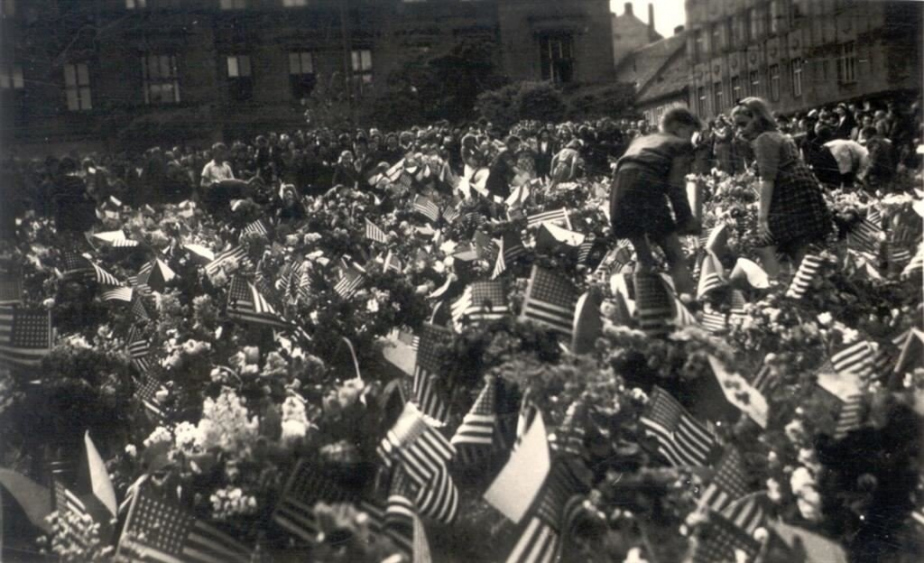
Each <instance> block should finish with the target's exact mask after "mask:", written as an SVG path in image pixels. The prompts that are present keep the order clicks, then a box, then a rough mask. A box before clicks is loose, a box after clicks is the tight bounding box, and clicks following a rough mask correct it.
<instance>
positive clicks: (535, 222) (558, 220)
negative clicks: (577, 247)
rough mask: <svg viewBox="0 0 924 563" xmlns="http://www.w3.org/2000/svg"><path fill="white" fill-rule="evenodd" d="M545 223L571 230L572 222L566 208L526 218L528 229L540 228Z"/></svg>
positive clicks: (534, 214)
mask: <svg viewBox="0 0 924 563" xmlns="http://www.w3.org/2000/svg"><path fill="white" fill-rule="evenodd" d="M543 223H552V224H553V225H557V226H559V227H564V228H565V229H568V230H571V220H570V219H569V218H568V210H567V209H565V208H564V207H562V208H561V209H553V210H552V211H543V212H541V213H533V214H532V215H527V216H526V227H527V228H532V227H538V226H539V225H541V224H543Z"/></svg>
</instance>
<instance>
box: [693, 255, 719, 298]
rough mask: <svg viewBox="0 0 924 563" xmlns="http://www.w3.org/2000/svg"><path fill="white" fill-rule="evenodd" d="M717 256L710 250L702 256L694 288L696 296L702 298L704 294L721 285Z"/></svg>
mask: <svg viewBox="0 0 924 563" xmlns="http://www.w3.org/2000/svg"><path fill="white" fill-rule="evenodd" d="M718 260H719V259H718V258H717V257H716V255H715V254H714V253H712V252H707V253H706V255H705V256H703V265H702V268H701V269H700V272H699V286H698V287H697V289H696V298H697V299H702V298H703V296H704V295H706V294H707V293H709V292H710V291H713V290H715V289H718V288H720V287H722V285H723V282H722V278H721V277H720V276H719V272H720V266H719V265H718V264H717V262H718Z"/></svg>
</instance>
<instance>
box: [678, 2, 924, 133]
mask: <svg viewBox="0 0 924 563" xmlns="http://www.w3.org/2000/svg"><path fill="white" fill-rule="evenodd" d="M686 12H687V28H688V34H687V46H686V52H687V59H688V65H689V81H688V82H689V84H690V88H691V90H690V98H691V99H690V103H691V105H692V106H693V107H694V109H695V110H696V111H697V113H698V114H699V115H700V116H703V117H712V116H714V115H716V114H718V113H720V112H723V111H726V110H728V109H729V108H730V107H731V106H732V105H734V103H735V100H737V99H740V98H743V97H745V96H750V95H755V96H761V97H764V98H766V99H767V100H768V101H770V102H771V104H772V105H773V108H774V109H775V110H777V111H780V112H783V113H787V112H792V111H797V110H801V109H805V108H810V107H817V106H819V105H824V104H828V103H831V102H835V101H841V100H850V99H859V98H870V97H877V96H886V95H892V94H895V93H903V92H912V91H919V90H920V88H921V63H922V52H921V51H922V28H921V24H922V12H924V4H921V3H918V2H907V1H863V0H852V1H849V0H687V2H686Z"/></svg>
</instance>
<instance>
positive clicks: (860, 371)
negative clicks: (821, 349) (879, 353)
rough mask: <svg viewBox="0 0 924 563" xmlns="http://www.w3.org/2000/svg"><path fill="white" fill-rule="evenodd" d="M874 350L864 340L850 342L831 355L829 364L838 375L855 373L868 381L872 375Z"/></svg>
mask: <svg viewBox="0 0 924 563" xmlns="http://www.w3.org/2000/svg"><path fill="white" fill-rule="evenodd" d="M875 361H876V351H875V350H874V349H873V346H872V345H871V344H870V343H869V342H868V341H866V340H861V341H859V342H855V343H853V344H850V345H848V346H846V347H844V348H842V349H841V350H839V351H838V352H836V353H835V354H832V355H831V365H832V366H834V371H835V372H837V374H838V375H841V376H847V375H856V376H857V377H859V378H860V380H861V381H863V382H864V383H868V382H869V380H870V377H872V375H873V369H874V363H875Z"/></svg>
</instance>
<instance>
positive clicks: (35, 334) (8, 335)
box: [0, 306, 55, 367]
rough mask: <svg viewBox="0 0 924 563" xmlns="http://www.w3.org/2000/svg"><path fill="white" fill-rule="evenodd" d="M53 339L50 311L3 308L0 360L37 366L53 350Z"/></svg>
mask: <svg viewBox="0 0 924 563" xmlns="http://www.w3.org/2000/svg"><path fill="white" fill-rule="evenodd" d="M54 340H55V333H54V328H53V327H52V326H51V311H46V310H43V309H27V308H21V307H16V306H13V307H9V306H6V307H0V363H8V364H10V365H14V366H19V367H30V366H37V365H38V364H39V363H40V362H41V361H42V358H43V357H45V356H46V355H47V354H48V353H49V352H51V349H52V347H53V346H54Z"/></svg>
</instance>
